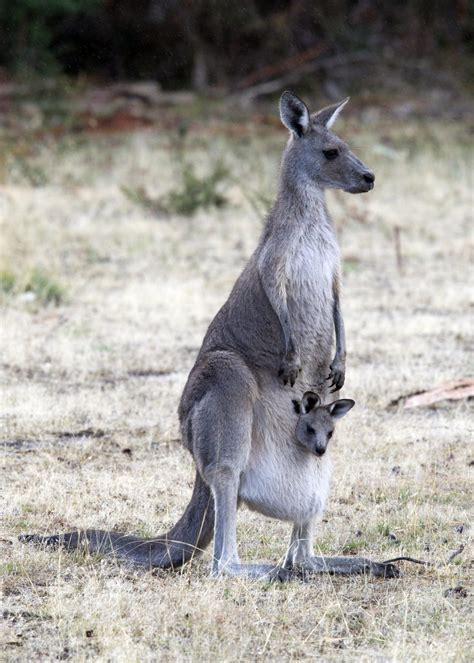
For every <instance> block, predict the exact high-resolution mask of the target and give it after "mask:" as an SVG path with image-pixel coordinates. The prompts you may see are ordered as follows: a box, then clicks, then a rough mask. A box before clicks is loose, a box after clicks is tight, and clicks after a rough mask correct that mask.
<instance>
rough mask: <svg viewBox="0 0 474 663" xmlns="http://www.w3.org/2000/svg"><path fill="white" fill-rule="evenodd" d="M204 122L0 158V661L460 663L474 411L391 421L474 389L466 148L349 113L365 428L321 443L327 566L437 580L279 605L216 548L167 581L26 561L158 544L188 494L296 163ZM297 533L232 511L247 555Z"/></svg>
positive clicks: (349, 236) (342, 207)
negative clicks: (125, 536) (216, 320)
mask: <svg viewBox="0 0 474 663" xmlns="http://www.w3.org/2000/svg"><path fill="white" fill-rule="evenodd" d="M210 115H212V113H208V116H207V119H205V120H201V121H196V122H192V123H191V125H190V127H189V130H188V131H183V130H181V131H179V127H178V129H176V128H174V127H171V128H169V127H168V126H167V125H166V123H163V125H158V126H155V127H150V128H148V129H142V130H139V131H135V132H132V133H110V134H104V133H81V134H73V133H66V134H64V135H62V136H57V137H51V136H49V137H48V136H46V137H45V136H42V137H41V138H40V139H38V138H35V137H34V136H31V137H30V136H29V135H25V136H23V137H22V138H21V139H18V138H15V140H13V139H12V138H11V137H9V135H8V133H5V135H4V144H5V149H4V150H3V153H2V155H1V157H0V183H1V188H0V214H1V224H2V225H1V267H0V270H1V271H0V289H1V292H0V301H1V346H2V356H1V372H2V407H1V410H2V413H1V414H2V432H1V439H2V442H3V444H2V451H3V472H2V475H3V476H2V491H1V501H2V513H3V525H2V534H1V549H2V560H3V561H2V575H3V591H4V599H3V614H4V616H5V618H6V619H5V623H6V630H5V635H4V642H5V652H6V654H5V656H6V659H7V660H11V661H13V660H25V661H26V660H30V661H31V660H53V659H69V660H74V661H81V660H86V659H88V658H93V659H95V660H101V661H110V660H113V661H151V660H163V661H168V660H169V661H176V660H179V661H190V660H193V661H200V660H203V661H207V660H209V661H210V660H219V661H247V660H249V661H250V660H254V659H261V660H316V659H318V660H324V661H333V660H357V661H361V660H362V661H364V660H367V661H369V660H378V661H380V660H391V661H407V660H410V661H422V660H424V661H426V660H431V661H463V660H465V661H467V660H469V658H470V655H469V651H470V647H469V641H470V638H471V637H472V630H471V631H470V622H469V614H470V613H469V604H470V602H471V600H472V588H470V587H469V575H470V571H472V567H470V558H471V552H470V550H469V536H470V529H469V524H468V520H469V508H470V504H471V500H472V466H473V463H474V456H473V451H472V446H470V442H471V444H472V437H470V436H471V433H472V418H470V416H471V417H472V411H471V410H472V405H471V404H470V403H468V402H467V401H458V402H455V403H451V402H447V401H443V402H440V403H439V404H436V405H435V406H433V407H431V408H415V409H409V410H408V409H403V400H401V401H398V399H399V398H400V397H403V396H406V395H407V394H410V393H413V392H417V391H422V390H424V389H429V388H431V387H434V386H436V385H438V384H440V383H442V382H444V381H448V380H452V379H458V378H462V377H465V376H466V375H472V363H471V364H469V360H470V356H469V347H470V344H471V343H472V322H473V321H472V310H473V309H472V300H471V301H470V295H472V287H471V288H470V280H471V286H472V278H471V279H470V276H472V272H470V264H469V258H470V248H471V247H470V246H469V241H470V240H472V225H471V224H472V202H473V201H472V193H471V188H470V187H471V185H472V155H471V154H470V152H469V149H468V146H467V141H466V128H465V126H463V125H462V124H456V123H454V122H452V123H447V122H443V121H439V122H434V121H421V120H410V121H408V120H403V121H401V120H400V121H398V122H394V120H393V119H392V118H390V117H388V116H387V117H384V115H382V114H380V115H378V116H377V117H376V118H372V117H371V116H370V115H365V116H364V115H361V114H360V113H356V112H352V111H351V107H350V105H349V106H348V107H347V108H346V110H345V118H344V119H343V120H341V122H340V124H339V125H337V126H336V127H335V129H336V131H338V132H339V133H340V135H341V136H342V137H343V138H344V139H346V140H348V142H349V143H350V145H351V146H352V147H353V149H354V151H355V152H356V154H358V156H360V158H361V159H363V160H364V161H365V162H366V163H367V164H368V165H369V166H370V167H372V168H373V170H374V171H375V173H376V178H377V179H376V187H375V190H374V191H373V192H371V193H369V194H365V195H360V196H350V195H349V194H344V193H341V192H336V193H331V194H330V195H329V196H328V205H329V208H330V210H331V212H332V215H333V219H334V223H335V225H336V227H337V231H338V236H339V239H340V242H341V246H342V254H343V259H344V276H343V309H344V313H345V322H346V333H347V341H348V368H347V380H346V386H345V387H344V390H343V394H344V395H346V396H347V397H350V398H353V399H354V400H355V401H356V407H355V408H354V410H353V411H352V412H351V413H350V415H349V416H347V418H345V419H344V420H343V421H342V422H341V423H340V424H339V425H338V429H337V434H336V436H335V437H334V439H333V441H332V442H331V444H332V445H333V456H334V475H333V483H332V490H331V495H330V499H329V502H328V508H327V511H326V513H325V514H324V517H323V520H322V522H321V523H320V527H319V528H318V530H317V536H316V541H315V543H316V546H315V547H316V549H318V550H320V551H321V552H322V553H328V554H347V555H352V554H361V555H364V556H367V557H371V558H373V559H375V560H379V561H380V560H383V559H388V558H391V557H395V556H398V555H411V556H414V557H417V558H421V559H424V560H427V561H429V562H432V566H429V567H421V566H413V565H410V564H407V563H403V562H402V563H400V568H401V571H402V575H401V577H400V578H399V579H396V580H387V581H383V580H380V579H374V578H370V577H354V578H341V577H315V578H314V579H310V580H309V581H308V582H307V583H304V584H303V583H299V582H296V581H295V582H292V583H290V584H287V585H269V584H266V583H261V582H252V581H247V580H241V579H238V580H236V579H221V580H215V579H211V578H210V577H209V575H208V573H209V568H210V557H211V549H209V550H208V551H207V552H206V553H205V554H204V555H203V556H202V557H201V558H200V559H197V560H194V561H193V562H192V563H191V564H190V565H188V566H186V567H185V568H184V569H182V570H181V571H179V572H172V571H160V572H158V573H155V574H152V573H151V572H147V571H143V570H133V569H130V568H129V567H126V566H123V565H121V564H119V563H117V562H116V561H114V560H108V559H98V558H96V557H85V556H84V555H82V554H78V553H76V554H68V553H66V552H61V551H44V550H39V549H35V548H34V547H32V546H27V545H22V544H20V543H18V542H17V535H19V534H20V533H23V532H39V533H56V532H61V531H67V530H70V529H71V528H74V527H99V528H103V529H114V530H119V531H128V532H134V533H138V534H141V535H144V536H149V535H153V534H157V533H160V532H162V531H165V530H166V528H168V527H169V526H170V525H171V524H172V523H174V522H175V521H176V519H177V518H178V517H179V515H180V514H181V513H182V511H183V509H184V507H185V505H186V503H187V501H188V499H189V497H190V495H191V487H192V482H193V473H194V471H193V464H192V459H191V458H190V456H189V455H188V454H187V452H185V451H184V450H183V449H182V448H181V447H180V445H179V430H178V425H177V414H176V408H177V404H178V400H179V397H180V394H181V391H182V389H183V386H184V383H185V380H186V377H187V374H188V372H189V370H190V368H191V366H192V364H193V361H194V359H195V357H196V354H197V352H198V349H199V346H200V343H201V340H202V337H203V335H204V333H205V330H206V327H207V325H208V324H209V322H210V320H211V319H212V317H213V315H214V314H215V313H216V311H217V310H218V308H219V306H220V305H221V304H222V303H223V302H224V301H225V299H226V297H227V295H228V293H229V290H230V288H231V287H232V284H233V282H234V280H235V279H236V277H237V275H238V274H239V272H240V271H241V269H242V268H243V266H244V264H245V262H246V260H247V258H248V257H249V255H250V254H251V252H252V251H253V249H254V247H255V245H256V243H257V239H258V236H259V233H260V232H261V229H262V226H263V222H264V216H265V211H266V210H267V209H268V207H269V205H270V204H271V201H272V197H273V195H274V192H275V188H276V181H277V173H278V162H279V158H280V153H281V150H282V148H283V146H284V143H285V140H286V135H285V130H284V129H283V128H281V129H280V128H279V126H278V124H277V123H276V122H269V121H264V119H262V117H261V116H255V117H254V118H251V117H249V118H246V119H245V120H239V121H238V122H237V121H236V122H233V123H226V122H224V121H219V122H214V123H213V122H211V117H210ZM193 178H194V179H193ZM203 190H205V191H206V192H207V193H206V196H204V198H202V191H203ZM196 191H197V192H198V193H196ZM206 205H209V206H208V207H206ZM193 210H194V213H193V214H192V215H189V212H191V211H193ZM178 212H186V214H188V215H186V214H185V213H178ZM290 529H291V528H290V526H289V525H288V524H285V523H281V522H277V521H272V520H269V519H265V518H264V517H263V516H259V515H257V514H254V513H251V512H249V511H247V510H246V509H242V510H241V511H240V512H239V526H238V537H239V547H240V553H241V557H242V558H243V560H245V561H249V560H253V561H256V560H266V561H273V562H275V563H276V562H278V561H279V560H281V558H282V557H283V555H284V553H285V550H286V545H287V542H288V540H289V535H290ZM461 545H464V546H465V548H464V550H463V551H462V552H461V553H460V554H458V555H457V556H455V557H454V558H452V559H451V561H449V560H450V558H451V556H452V553H453V552H455V551H458V550H459V548H460V546H461Z"/></svg>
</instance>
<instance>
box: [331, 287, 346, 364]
mask: <svg viewBox="0 0 474 663" xmlns="http://www.w3.org/2000/svg"><path fill="white" fill-rule="evenodd" d="M333 317H334V330H335V332H336V357H338V358H339V359H343V360H344V359H345V358H346V331H345V327H344V319H343V317H342V311H341V304H340V301H339V295H338V293H337V292H336V293H335V295H334V309H333Z"/></svg>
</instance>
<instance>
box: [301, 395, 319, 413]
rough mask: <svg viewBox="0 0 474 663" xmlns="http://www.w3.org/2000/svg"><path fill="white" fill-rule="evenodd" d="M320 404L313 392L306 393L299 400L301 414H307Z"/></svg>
mask: <svg viewBox="0 0 474 663" xmlns="http://www.w3.org/2000/svg"><path fill="white" fill-rule="evenodd" d="M320 403H321V399H320V398H319V396H318V394H315V393H314V391H306V392H305V393H304V394H303V398H302V399H301V411H302V412H303V414H307V413H308V412H311V410H312V409H313V408H315V407H318V405H319V404H320Z"/></svg>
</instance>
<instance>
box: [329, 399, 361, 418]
mask: <svg viewBox="0 0 474 663" xmlns="http://www.w3.org/2000/svg"><path fill="white" fill-rule="evenodd" d="M354 405H355V401H353V400H352V399H351V398H341V399H340V400H338V401H334V403H331V404H330V405H328V410H329V414H330V415H331V417H332V418H333V419H342V417H343V416H344V415H345V414H347V413H348V412H349V410H352V408H353V407H354Z"/></svg>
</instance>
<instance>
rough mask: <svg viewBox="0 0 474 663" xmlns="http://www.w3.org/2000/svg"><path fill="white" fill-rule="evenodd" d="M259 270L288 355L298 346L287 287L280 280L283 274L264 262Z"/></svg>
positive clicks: (285, 352)
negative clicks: (296, 344)
mask: <svg viewBox="0 0 474 663" xmlns="http://www.w3.org/2000/svg"><path fill="white" fill-rule="evenodd" d="M259 271H260V281H261V283H262V288H263V291H264V292H265V295H266V296H267V299H268V301H269V303H270V306H271V307H272V309H273V311H274V313H275V315H276V317H277V318H278V322H279V324H280V328H281V331H282V334H283V339H284V345H285V349H284V354H285V355H287V354H289V353H291V352H295V350H296V348H295V344H294V339H293V333H292V325H291V318H290V312H289V310H288V304H287V300H286V287H285V285H284V284H282V283H281V282H280V283H279V282H278V281H279V280H280V281H281V276H279V275H278V270H277V269H275V270H270V269H269V267H268V266H267V265H265V263H264V264H263V266H262V267H261V268H260V270H259ZM273 271H274V274H275V276H274V278H273V279H272V278H271V277H269V274H272V272H273Z"/></svg>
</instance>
